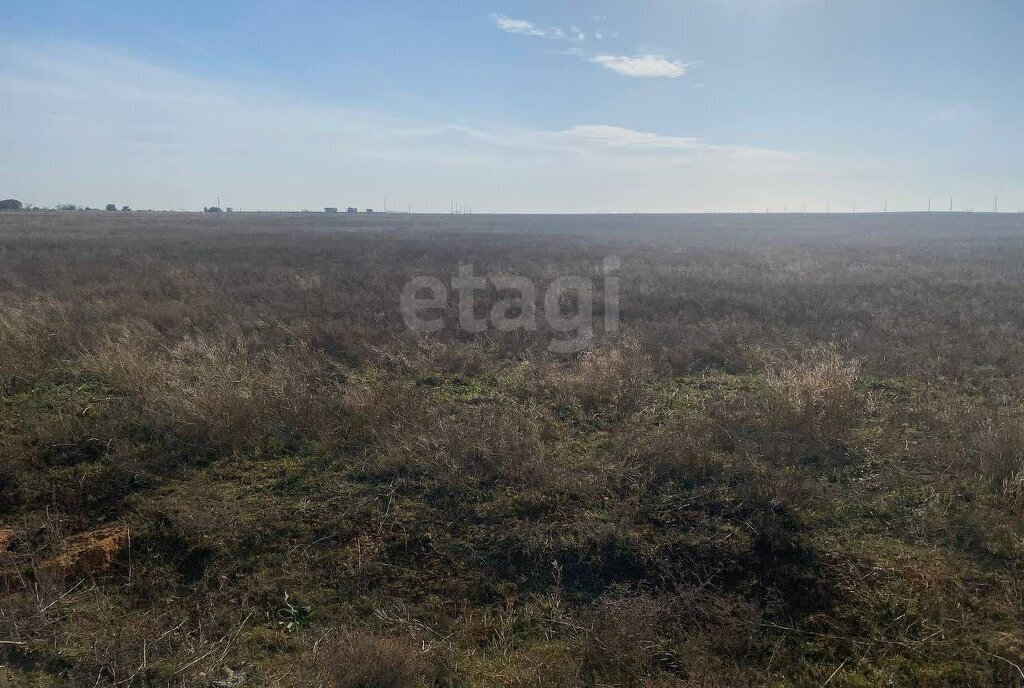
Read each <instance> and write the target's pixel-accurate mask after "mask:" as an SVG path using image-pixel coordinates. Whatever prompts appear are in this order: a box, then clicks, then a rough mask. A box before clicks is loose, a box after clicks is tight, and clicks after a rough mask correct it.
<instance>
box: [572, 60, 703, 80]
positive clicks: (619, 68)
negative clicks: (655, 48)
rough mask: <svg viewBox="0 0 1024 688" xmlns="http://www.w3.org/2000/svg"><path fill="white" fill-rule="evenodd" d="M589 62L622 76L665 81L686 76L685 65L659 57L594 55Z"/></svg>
mask: <svg viewBox="0 0 1024 688" xmlns="http://www.w3.org/2000/svg"><path fill="white" fill-rule="evenodd" d="M590 61H591V62H593V63H594V64H597V65H601V66H602V67H604V68H605V69H609V70H611V71H613V72H615V73H616V74H621V75H623V76H631V77H641V78H659V77H660V78H666V79H678V78H680V77H683V76H686V65H685V64H683V63H682V62H680V61H679V60H670V59H668V58H666V57H662V56H660V55H636V56H632V57H630V56H626V55H595V56H594V57H592V58H590Z"/></svg>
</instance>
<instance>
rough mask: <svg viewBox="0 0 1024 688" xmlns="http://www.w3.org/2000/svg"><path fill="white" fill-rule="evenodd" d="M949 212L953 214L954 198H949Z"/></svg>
mask: <svg viewBox="0 0 1024 688" xmlns="http://www.w3.org/2000/svg"><path fill="white" fill-rule="evenodd" d="M949 212H953V197H952V196H950V197H949Z"/></svg>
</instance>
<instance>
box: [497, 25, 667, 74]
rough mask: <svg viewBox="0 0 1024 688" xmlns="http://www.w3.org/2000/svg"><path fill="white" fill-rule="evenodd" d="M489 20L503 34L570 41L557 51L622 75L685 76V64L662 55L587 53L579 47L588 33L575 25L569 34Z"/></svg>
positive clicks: (598, 35)
mask: <svg viewBox="0 0 1024 688" xmlns="http://www.w3.org/2000/svg"><path fill="white" fill-rule="evenodd" d="M491 21H492V22H494V25H495V26H496V27H498V28H499V29H501V30H502V31H504V32H505V33H511V34H518V35H521V36H536V37H538V38H551V39H556V40H560V41H566V42H572V43H574V44H575V45H573V46H572V47H570V48H568V49H567V50H562V51H560V52H562V53H563V54H566V55H575V56H577V57H580V58H582V59H584V60H586V61H588V62H590V63H592V64H596V65H599V66H601V67H604V68H605V69H607V70H609V71H612V72H615V73H616V74H620V75H622V76H628V77H639V78H663V79H679V78H682V77H684V76H686V73H687V65H686V64H685V63H684V62H681V61H680V60H673V59H671V58H668V57H664V56H663V55H609V54H602V55H594V54H592V53H589V54H588V52H585V51H584V50H583V48H582V45H583V43H585V42H586V40H587V37H588V34H587V32H586V31H584V30H583V29H581V28H580V27H578V26H576V25H572V26H570V27H569V29H568V31H565V30H563V29H561V28H559V27H557V26H541V25H539V24H537V23H536V22H532V21H530V20H528V19H513V18H512V17H508V16H506V15H504V14H492V15H491ZM592 35H593V38H594V40H596V41H601V40H604V37H605V34H604V33H603V32H602V31H595V32H594V33H593V34H592Z"/></svg>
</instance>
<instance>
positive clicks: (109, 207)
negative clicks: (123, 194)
mask: <svg viewBox="0 0 1024 688" xmlns="http://www.w3.org/2000/svg"><path fill="white" fill-rule="evenodd" d="M107 211H108V212H116V211H117V206H116V205H114V204H113V203H107Z"/></svg>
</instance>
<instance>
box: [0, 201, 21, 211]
mask: <svg viewBox="0 0 1024 688" xmlns="http://www.w3.org/2000/svg"><path fill="white" fill-rule="evenodd" d="M0 210H21V201H18V200H15V199H13V198H8V199H6V200H3V201H0Z"/></svg>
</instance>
